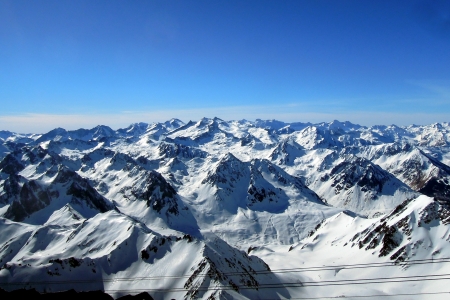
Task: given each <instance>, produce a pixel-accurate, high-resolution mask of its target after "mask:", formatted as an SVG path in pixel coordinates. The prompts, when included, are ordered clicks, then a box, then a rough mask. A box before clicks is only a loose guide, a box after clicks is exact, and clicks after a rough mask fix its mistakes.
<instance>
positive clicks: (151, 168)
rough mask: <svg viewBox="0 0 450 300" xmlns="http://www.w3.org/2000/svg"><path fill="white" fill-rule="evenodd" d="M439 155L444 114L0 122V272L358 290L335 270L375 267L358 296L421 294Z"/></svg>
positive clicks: (238, 291) (445, 173) (217, 291)
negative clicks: (378, 118) (433, 117)
mask: <svg viewBox="0 0 450 300" xmlns="http://www.w3.org/2000/svg"><path fill="white" fill-rule="evenodd" d="M449 164H450V124H449V123H437V124H432V125H427V126H417V125H411V126H406V127H398V126H395V125H390V126H373V127H364V126H360V125H357V124H352V123H350V122H339V121H333V122H330V123H318V124H311V123H300V122H297V123H285V122H281V121H276V120H267V121H264V120H259V119H258V120H256V121H255V122H252V121H247V120H240V121H224V120H221V119H219V118H213V119H209V118H203V119H201V120H199V121H198V122H194V121H189V122H187V123H183V122H182V121H180V120H178V119H172V120H170V121H167V122H163V123H153V124H147V123H135V124H131V125H130V126H129V127H127V128H123V129H118V130H113V129H111V128H109V127H107V126H102V125H99V126H97V127H94V128H92V129H78V130H65V129H62V128H57V129H54V130H52V131H50V132H48V133H44V134H39V135H37V134H17V133H12V132H8V131H0V227H1V229H0V232H1V234H0V268H1V269H0V288H3V289H5V290H13V289H18V288H36V289H37V290H38V291H41V292H43V291H46V292H50V291H53V292H55V291H63V290H68V289H71V288H74V289H75V290H78V291H81V290H104V291H106V292H107V293H109V294H111V295H113V296H114V297H119V296H121V295H125V294H138V293H140V292H142V291H146V292H148V293H149V294H150V295H151V296H152V297H153V298H154V299H172V298H175V299H179V298H185V299H195V298H204V299H234V298H236V299H240V298H242V299H268V298H270V299H278V298H286V299H287V298H292V297H294V298H295V297H323V296H324V295H326V296H330V295H332V296H333V297H338V296H352V295H353V296H355V297H356V296H358V295H359V294H358V290H355V291H352V290H349V289H348V285H347V286H346V285H345V283H346V282H352V280H353V281H355V282H358V281H357V280H359V279H361V278H363V279H367V282H370V281H374V280H375V279H373V278H377V276H378V277H380V278H381V277H383V278H384V279H379V280H378V281H380V282H382V283H376V284H374V285H369V284H368V283H364V282H362V283H361V282H358V285H359V284H361V285H364V289H362V290H360V291H361V295H360V296H370V295H376V294H379V295H381V294H383V295H393V294H402V293H403V294H405V295H406V294H408V293H409V292H411V293H415V297H419V298H420V295H421V294H423V297H422V298H426V295H431V294H430V293H431V292H430V291H433V289H436V288H437V287H438V286H439V284H438V283H439V282H441V281H440V280H442V279H439V278H440V277H439V276H441V275H440V274H441V273H442V274H445V272H446V270H447V269H448V266H447V265H446V264H445V259H446V258H449V259H450V248H449V247H450V246H449V245H448V240H449V238H448V228H447V227H448V224H450V221H449V218H450V206H449V205H450V167H449ZM330 253H333V254H330ZM429 259H433V261H434V260H436V261H438V262H439V263H437V262H436V263H432V264H428V262H429V261H428V260H429ZM416 260H420V261H422V262H424V263H422V264H419V263H413V262H414V261H416ZM425 262H426V263H427V266H428V265H430V268H425V269H424V268H423V266H425ZM390 263H392V264H393V265H392V266H391V265H389V264H390ZM355 264H359V265H363V264H366V265H367V266H368V268H367V269H366V270H364V274H363V275H364V276H366V277H364V276H362V275H361V274H357V275H355V273H354V271H350V270H354V269H355V268H357V267H356V265H355ZM377 264H379V265H380V266H383V268H382V267H375V266H378V265H377ZM323 265H325V266H330V267H329V268H328V269H327V268H325V269H323V270H322V269H320V270H319V271H318V270H316V269H315V267H316V266H323ZM337 265H348V266H347V267H345V268H343V267H335V268H333V267H332V266H337ZM372 266H373V267H372ZM300 268H304V269H305V271H304V273H302V275H301V276H297V275H296V273H295V272H297V271H298V270H300ZM281 269H288V270H286V271H282V270H281ZM347 269H348V270H349V271H347ZM387 269H389V270H390V272H391V271H392V274H393V275H392V276H393V277H396V278H397V279H392V280H390V279H386V278H385V277H386V276H385V271H382V270H387ZM292 270H294V271H292ZM330 270H333V271H330ZM352 272H353V273H352ZM447 273H448V271H447ZM421 274H422V275H421ZM319 275H320V276H319ZM318 276H319V277H318ZM361 276H362V277H361ZM419 276H423V277H419ZM427 276H428V277H427ZM433 276H434V277H433ZM400 278H403V279H405V278H407V279H405V280H406V281H408V280H411V281H408V282H409V283H407V284H406V286H407V287H406V288H405V287H401V286H400V285H399V284H397V283H395V282H396V281H398V282H400V281H401V280H403V279H400ZM408 278H412V279H408ZM414 278H416V279H417V280H413V279H414ZM419 278H422V279H425V280H422V281H421V282H419ZM427 278H437V279H436V280H435V281H433V282H432V281H430V280H426V279H427ZM383 280H384V281H383ZM405 280H403V281H405ZM332 281H336V282H335V283H330V282H332ZM336 285H339V286H341V287H340V288H335V289H331V287H332V286H336ZM313 286H321V287H323V290H321V289H317V288H313ZM306 287H309V288H308V289H306ZM325 291H329V294H324V292H325ZM440 295H441V294H439V293H438V294H434V296H436V297H439V296H440ZM442 295H443V294H442Z"/></svg>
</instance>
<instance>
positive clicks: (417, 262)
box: [17, 257, 450, 284]
mask: <svg viewBox="0 0 450 300" xmlns="http://www.w3.org/2000/svg"><path fill="white" fill-rule="evenodd" d="M447 262H450V258H448V257H445V258H438V259H417V260H411V261H405V262H401V263H395V262H382V263H366V264H347V265H328V266H316V267H305V268H287V269H274V270H271V271H269V270H262V271H247V272H242V271H240V272H226V273H221V274H222V275H224V276H234V275H255V276H256V275H262V274H282V273H302V272H317V271H329V270H335V269H341V270H342V269H345V270H352V269H361V268H364V269H365V268H380V267H394V266H410V265H421V264H431V263H433V264H435V263H447ZM191 276H192V275H178V276H175V275H174V276H171V275H163V276H142V277H127V278H113V279H97V280H96V279H92V280H71V281H64V280H57V281H34V282H31V281H22V282H17V284H59V283H65V282H71V283H91V282H97V281H100V282H116V281H136V280H159V279H182V278H189V277H191ZM198 276H202V277H205V276H208V275H207V274H198Z"/></svg>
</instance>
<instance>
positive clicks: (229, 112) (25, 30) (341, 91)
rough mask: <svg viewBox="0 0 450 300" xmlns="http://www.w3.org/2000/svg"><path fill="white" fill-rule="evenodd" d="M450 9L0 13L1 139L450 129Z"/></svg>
mask: <svg viewBox="0 0 450 300" xmlns="http://www.w3.org/2000/svg"><path fill="white" fill-rule="evenodd" d="M449 53H450V2H449V1H414V0H408V1H382V0H377V1H369V0H354V1H353V0H352V1H351V0H341V1H335V0H329V1H321V0H315V1H313V0H311V1H300V0H298V1H275V0H272V1H264V0H258V1H256V0H255V1H229V0H227V1H172V0H168V1H162V0H161V1H138V0H135V1H100V0H99V1H83V0H77V1H62V0H55V1H21V0H0V101H1V102H0V103H1V109H0V129H5V130H12V131H20V132H43V131H47V130H50V129H52V128H54V127H58V126H60V127H64V128H67V129H75V128H81V127H83V128H90V127H93V126H95V125H98V124H105V125H109V126H111V127H112V128H119V127H125V126H127V125H129V124H130V123H133V122H140V121H143V122H154V121H164V120H168V119H170V118H172V117H176V118H180V119H181V120H183V121H188V120H190V119H192V120H198V119H199V118H201V117H203V116H206V117H214V116H218V117H221V118H223V119H226V120H231V119H248V120H254V119H256V118H262V119H279V120H283V121H287V122H293V121H302V122H308V121H309V122H321V121H332V120H334V119H338V120H341V121H345V120H348V121H351V122H354V123H359V124H361V125H374V124H397V125H407V124H413V123H414V124H429V123H433V122H443V121H445V122H448V121H450V118H449V116H450V54H449Z"/></svg>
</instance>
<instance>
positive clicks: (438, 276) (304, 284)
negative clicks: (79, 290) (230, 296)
mask: <svg viewBox="0 0 450 300" xmlns="http://www.w3.org/2000/svg"><path fill="white" fill-rule="evenodd" d="M449 279H450V274H430V275H418V276H398V277H379V278H362V279H341V280H327V281H304V282H287V283H281V282H280V283H276V284H273V283H269V284H259V285H256V286H246V285H241V286H238V285H235V286H224V287H215V288H214V287H212V288H211V287H199V288H197V289H196V290H197V291H208V290H232V289H236V288H237V289H238V290H239V289H240V290H246V289H256V290H258V289H279V288H289V287H292V288H304V287H324V286H341V285H349V284H351V285H361V284H378V283H402V282H416V281H436V280H449ZM92 282H93V281H83V282H80V281H71V280H66V281H58V282H54V283H59V284H63V283H92ZM40 283H44V282H40ZM49 283H50V282H45V283H44V284H49ZM52 283H53V282H52ZM28 284H29V285H34V284H36V283H33V282H29V283H25V285H28ZM1 285H5V286H11V285H13V286H14V285H23V283H22V284H19V283H2V284H1ZM187 290H188V289H186V288H184V287H182V288H181V287H180V288H168V289H155V288H146V289H132V290H121V289H119V290H114V289H111V290H107V291H109V292H120V291H155V292H176V291H187Z"/></svg>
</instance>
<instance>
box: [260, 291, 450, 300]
mask: <svg viewBox="0 0 450 300" xmlns="http://www.w3.org/2000/svg"><path fill="white" fill-rule="evenodd" d="M442 294H450V291H448V292H429V293H426V292H425V293H414V294H406V293H401V294H377V295H341V296H333V297H301V298H297V297H294V298H292V297H290V298H289V299H295V300H297V299H304V300H315V299H337V298H339V299H342V298H373V297H377V298H380V297H404V296H421V295H442ZM264 300H275V299H264Z"/></svg>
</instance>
